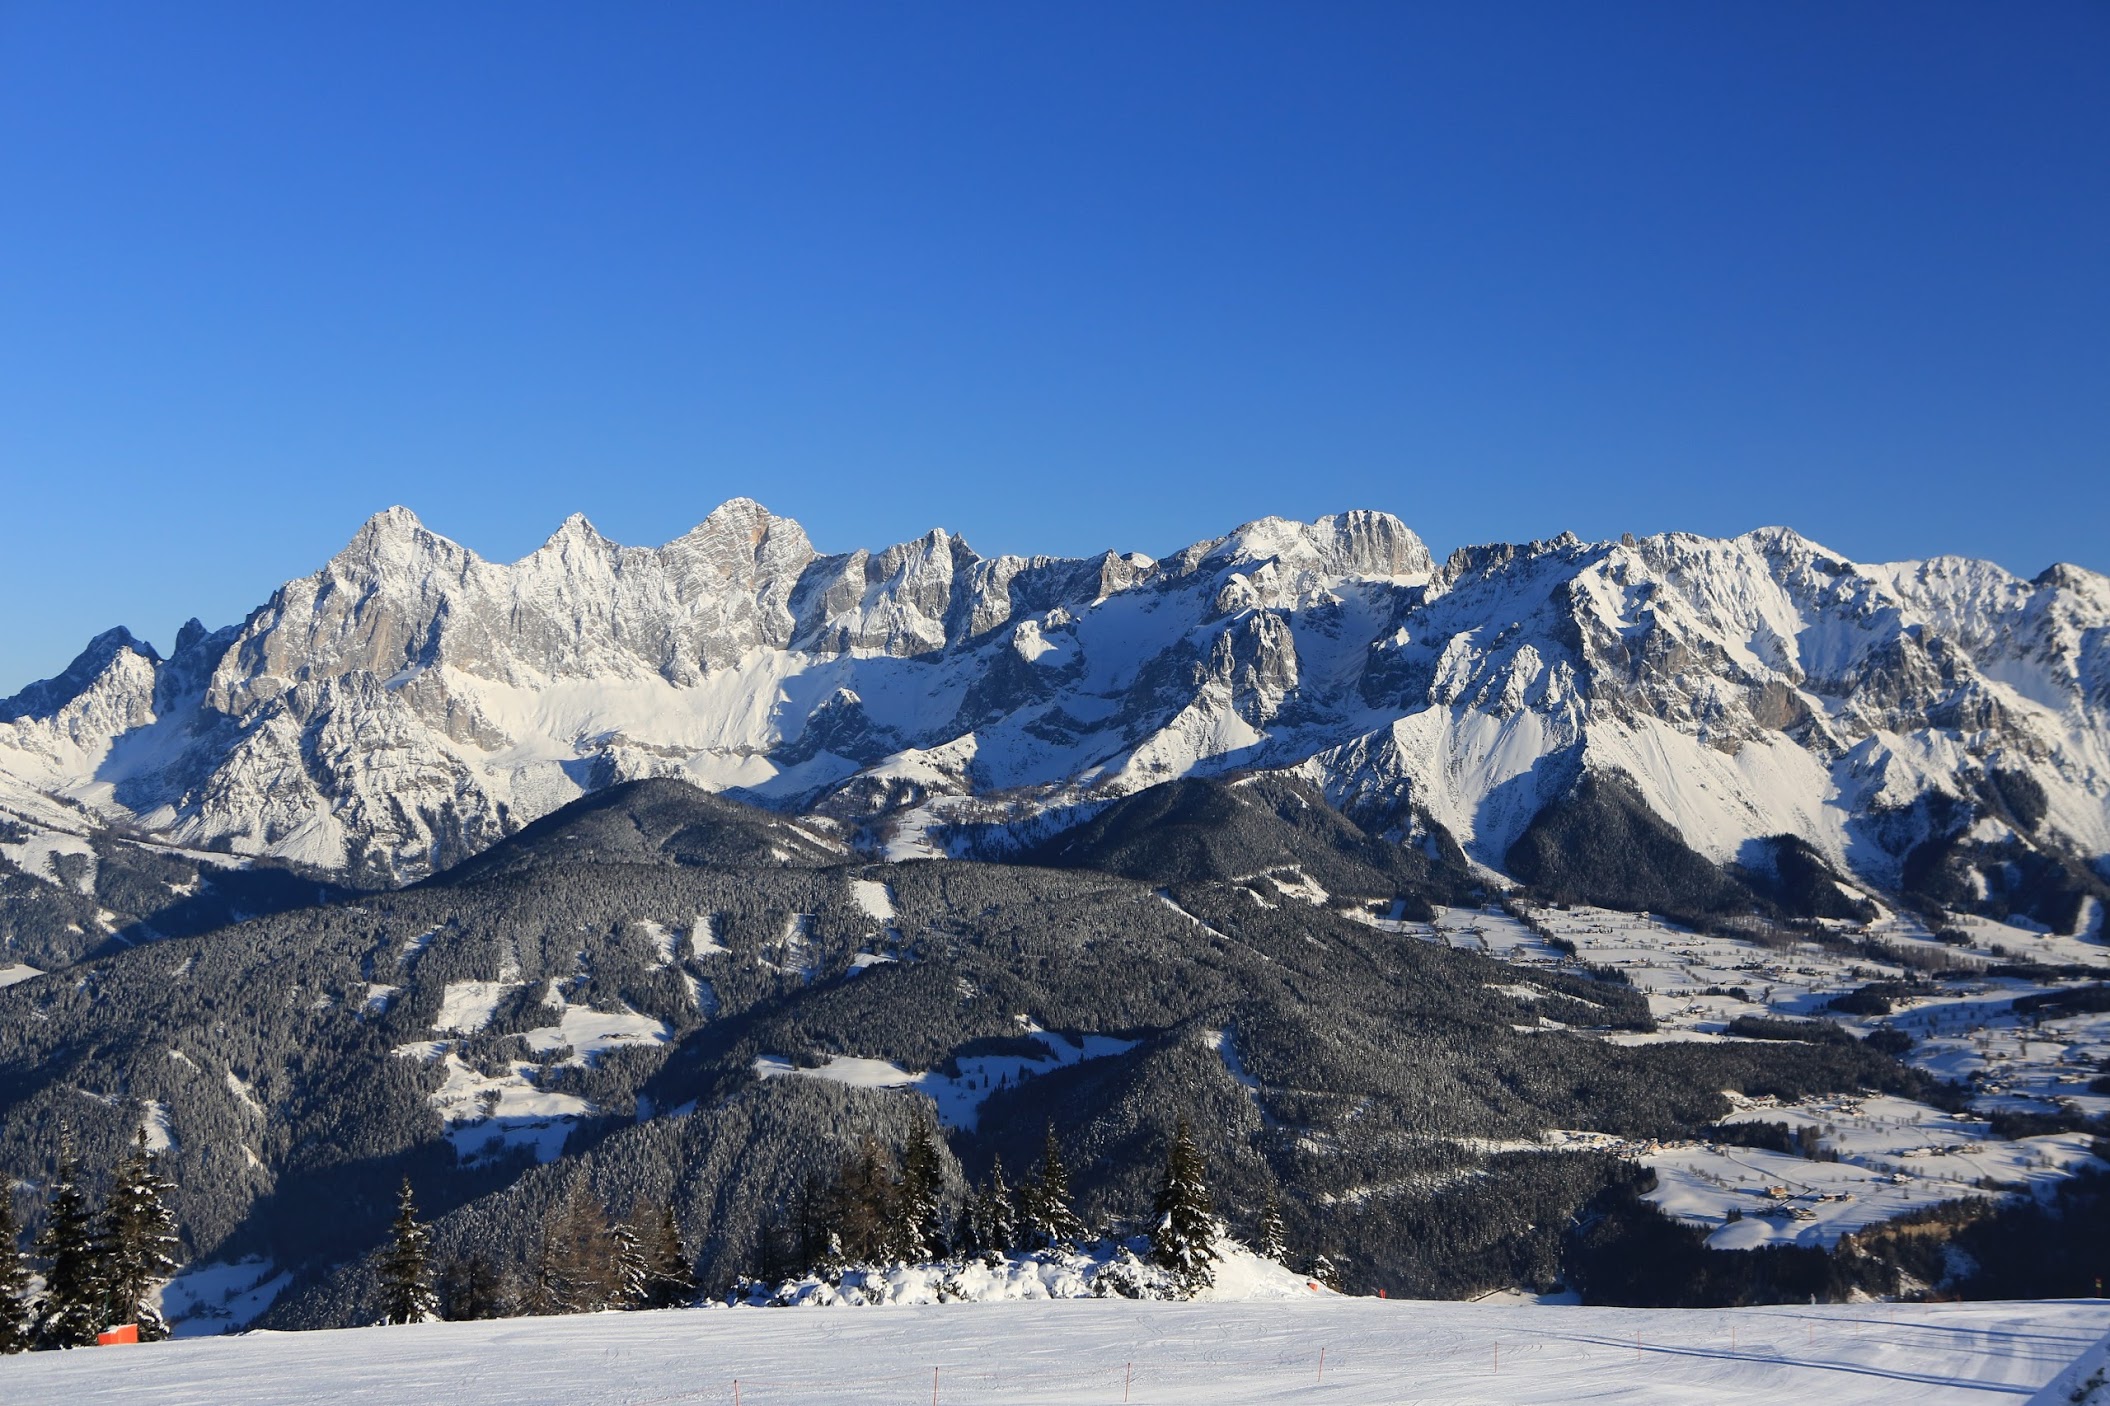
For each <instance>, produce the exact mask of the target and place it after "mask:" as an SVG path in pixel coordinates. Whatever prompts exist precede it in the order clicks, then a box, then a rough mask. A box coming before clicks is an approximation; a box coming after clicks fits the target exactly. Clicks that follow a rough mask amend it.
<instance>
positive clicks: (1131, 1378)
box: [1121, 1362, 1136, 1406]
mask: <svg viewBox="0 0 2110 1406" xmlns="http://www.w3.org/2000/svg"><path fill="white" fill-rule="evenodd" d="M1135 1384H1136V1364H1135V1363H1133V1362H1131V1363H1129V1364H1128V1375H1127V1376H1125V1377H1123V1378H1122V1379H1121V1400H1122V1402H1123V1403H1124V1406H1126V1402H1127V1401H1128V1389H1129V1388H1130V1387H1132V1386H1134V1385H1135Z"/></svg>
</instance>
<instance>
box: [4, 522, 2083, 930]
mask: <svg viewBox="0 0 2110 1406" xmlns="http://www.w3.org/2000/svg"><path fill="white" fill-rule="evenodd" d="M1255 768H1260V769H1267V768H1273V769H1281V770H1286V771H1294V772H1296V773H1298V774H1299V775H1300V776H1302V777H1303V778H1304V779H1306V780H1309V781H1311V782H1313V783H1315V784H1317V785H1318V786H1319V787H1320V788H1322V789H1323V791H1324V792H1325V794H1326V795H1327V796H1328V798H1329V799H1332V800H1333V801H1334V802H1335V803H1336V804H1338V805H1341V806H1342V807H1343V808H1344V809H1346V810H1348V811H1350V813H1352V814H1354V815H1355V816H1357V818H1358V819H1361V820H1362V821H1364V823H1365V824H1366V826H1368V827H1369V828H1373V829H1377V830H1380V831H1388V832H1390V833H1391V834H1393V835H1394V836H1396V837H1398V838H1402V839H1412V838H1414V837H1416V836H1420V835H1423V834H1425V833H1426V827H1427V826H1428V825H1429V824H1430V823H1434V824H1438V825H1441V826H1443V827H1445V828H1446V829H1448V831H1449V832H1450V833H1451V834H1452V835H1453V836H1455V837H1456V838H1457V839H1458V840H1459V841H1460V842H1461V843H1462V844H1463V845H1464V847H1465V849H1466V852H1467V853H1468V854H1469V855H1470V856H1471V857H1472V858H1473V859H1474V860H1476V861H1478V862H1480V863H1481V864H1483V865H1486V866H1488V867H1489V868H1490V869H1493V870H1497V871H1499V870H1502V869H1503V868H1504V866H1505V861H1506V858H1507V855H1508V852H1509V849H1510V846H1511V845H1512V844H1513V843H1514V842H1515V841H1516V840H1517V839H1518V837H1519V836H1520V835H1522V834H1523V833H1524V832H1525V830H1526V829H1527V827H1529V826H1530V824H1531V823H1532V821H1533V819H1534V818H1535V817H1536V816H1538V815H1539V814H1540V813H1541V812H1542V811H1543V810H1544V809H1545V807H1546V806H1547V805H1548V803H1549V802H1551V801H1553V800H1554V799H1556V798H1557V797H1559V796H1561V795H1564V794H1566V793H1568V792H1569V791H1570V790H1571V789H1572V788H1573V787H1574V785H1575V783H1576V781H1577V779H1578V778H1579V777H1580V776H1582V775H1583V774H1585V773H1586V772H1588V773H1600V774H1602V773H1614V772H1616V773H1620V774H1623V776H1624V777H1625V779H1626V781H1627V782H1628V783H1629V785H1630V786H1631V788H1632V790H1633V791H1634V792H1635V793H1637V794H1638V795H1639V797H1640V798H1641V801H1642V802H1643V803H1644V804H1645V805H1646V807H1647V808H1648V809H1649V810H1651V811H1652V812H1653V813H1654V814H1655V815H1657V816H1659V817H1660V818H1661V819H1662V820H1664V821H1666V822H1668V823H1669V825H1670V826H1671V827H1673V829H1674V830H1675V832H1676V833H1677V835H1678V836H1680V837H1682V841H1683V843H1684V844H1685V845H1686V846H1689V847H1690V848H1691V849H1692V850H1695V851H1697V852H1698V853H1699V854H1701V855H1704V856H1706V857H1707V858H1708V859H1711V860H1714V861H1716V862H1718V863H1726V862H1730V861H1743V862H1746V863H1759V864H1761V865H1762V864H1763V861H1764V855H1763V853H1762V851H1761V850H1760V849H1757V848H1754V842H1756V841H1758V840H1760V839H1761V838H1762V837H1765V836H1770V835H1775V834H1781V833H1792V834H1795V835H1799V836H1802V837H1803V838H1804V839H1806V840H1807V841H1809V842H1810V843H1811V844H1812V845H1813V846H1815V847H1816V849H1817V851H1818V852H1819V853H1821V854H1822V855H1823V856H1824V858H1825V859H1826V860H1828V861H1829V862H1830V863H1831V864H1832V865H1833V866H1834V867H1835V868H1836V869H1837V870H1838V871H1839V872H1840V873H1841V874H1844V875H1848V876H1850V877H1856V878H1858V879H1859V880H1860V881H1861V882H1862V883H1864V884H1867V885H1870V886H1873V887H1875V888H1878V889H1885V890H1894V889H1897V888H1898V887H1900V886H1906V887H1913V888H1915V889H1916V890H1918V891H1923V892H1924V893H1926V894H1927V895H1928V896H1930V897H1932V898H1935V899H1937V900H1938V901H1942V902H1945V903H1948V904H1950V905H1952V906H1972V905H1974V904H1976V905H1980V906H1987V907H1990V908H1992V909H1997V910H1998V911H1999V914H2000V915H2001V916H2005V915H2006V914H2007V913H2008V912H2019V913H2021V914H2023V915H2025V916H2030V917H2034V918H2036V919H2038V920H2039V921H2043V922H2045V923H2047V924H2048V925H2050V926H2053V927H2059V926H2061V925H2065V924H2071V925H2085V924H2089V923H2093V922H2095V921H2097V918H2096V915H2097V914H2098V913H2099V912H2101V911H2103V905H2101V904H2091V903H2089V902H2087V901H2086V899H2087V898H2088V897H2089V895H2090V894H2092V893H2093V892H2094V891H2095V888H2096V887H2100V881H2101V877H2102V875H2103V874H2104V872H2105V869H2104V862H2105V861H2104V857H2105V856H2106V855H2110V581H2106V579H2105V578H2103V577H2101V576H2098V575H2095V574H2093V573H2089V572H2085V571H2081V570H2078V569H2076V568H2073V567H2067V566H2058V567H2054V568H2052V569H2050V570H2048V571H2046V572H2045V573H2043V574H2042V575H2040V576H2039V577H2037V578H2036V579H2034V580H2023V579H2020V578H2017V577H2015V576H2012V575H2010V574H2008V573H2007V572H2005V571H2002V570H2001V569H2000V568H1998V567H1996V566H1993V565H1991V564H1989V563H1985V562H1973V561H1962V560H1958V559H1953V558H1941V559H1936V560H1932V561H1928V562H1922V563H1905V564H1891V565H1882V566H1860V565H1856V564H1855V563H1852V562H1849V561H1846V560H1845V559H1843V558H1841V557H1839V556H1837V555H1836V554H1834V553H1831V552H1827V551H1825V550H1824V549H1823V548H1821V547H1819V546H1817V545H1816V544H1814V543H1811V542H1809V541H1807V540H1805V539H1803V538H1801V537H1799V536H1797V535H1796V534H1794V533H1792V532H1789V531H1787V530H1785V529H1777V528H1775V529H1765V530H1762V531H1758V532H1753V533H1749V534H1747V535H1745V536H1743V537H1738V538H1734V539H1729V540H1714V539H1708V538H1700V537H1693V536H1686V535H1678V534H1672V535H1666V536H1661V537H1652V538H1647V539H1641V540H1635V539H1632V538H1628V539H1623V540H1621V541H1618V542H1605V543H1585V542H1581V541H1579V540H1576V539H1575V538H1573V537H1562V538H1559V539H1556V540H1553V541H1549V542H1534V543H1527V544H1509V545H1496V546H1488V547H1479V548H1470V549H1464V550H1461V551H1459V552H1457V553H1455V554H1453V556H1452V557H1451V559H1450V560H1449V561H1448V562H1446V563H1444V564H1443V565H1441V566H1440V567H1439V566H1438V565H1437V564H1436V563H1434V562H1433V561H1432V560H1431V559H1430V557H1429V554H1428V552H1427V550H1426V549H1425V548H1424V546H1423V545H1422V543H1421V542H1420V540H1419V539H1418V538H1417V537H1415V535H1414V534H1413V533H1412V532H1411V531H1409V530H1408V529H1407V528H1406V527H1405V526H1404V525H1403V524H1402V523H1400V522H1399V521H1398V520H1397V519H1396V518H1393V517H1391V516H1389V515H1387V514H1384V513H1374V512H1352V513H1345V514H1341V515H1339V516H1336V517H1329V518H1322V519H1320V520H1319V521H1318V522H1316V523H1311V524H1301V523H1292V522H1285V521H1282V520H1279V519H1266V520H1263V521H1260V522H1257V523H1251V524H1248V525H1246V526H1244V527H1241V528H1239V529H1238V530H1236V531H1235V532H1233V533H1231V534H1230V535H1228V536H1225V537H1222V538H1219V539H1215V540H1213V541H1209V542H1203V543H1199V544H1197V545H1195V546H1193V547H1190V548H1188V549H1186V550H1184V551H1182V552H1179V553H1177V554H1175V555H1174V556H1171V557H1168V558H1166V559H1163V560H1151V559H1148V558H1145V557H1141V556H1135V555H1119V554H1115V553H1111V552H1109V553H1106V554H1104V555H1102V556H1099V557H1096V558H1089V559H1081V560H1064V559H1056V558H1021V557H996V558H984V557H980V556H978V555H976V554H975V553H974V552H973V551H972V550H970V549H969V548H968V546H967V544H966V543H965V542H963V541H961V540H960V539H959V538H957V537H955V536H953V535H951V534H948V533H946V532H943V531H934V532H932V533H930V534H928V535H927V536H925V537H922V538H920V539H918V540H916V541H914V542H910V543H904V544H902V545H899V546H896V547H891V548H888V549H887V550H885V551H883V552H878V553H871V552H863V551H859V552H852V553H849V554H847V555H839V556H830V555H824V554H822V553H820V552H818V551H817V550H816V549H815V548H814V547H813V545H812V544H811V543H810V542H809V541H808V540H807V537H806V534H805V533H804V531H803V530H802V529H801V528H800V527H799V526H798V524H797V523H795V522H792V521H790V520H788V519H785V518H779V517H776V516H773V515H772V514H770V513H769V512H768V511H767V510H765V509H764V508H762V507H761V506H760V505H759V504H757V503H754V502H751V501H748V500H745V499H738V500H734V501H733V502H730V503H727V504H726V505H724V506H723V507H721V508H719V509H718V510H717V511H715V512H713V513H712V514H711V515H710V516H709V517H708V518H706V519H705V520H704V522H703V523H702V524H701V525H699V526H698V527H697V528H696V529H695V530H694V531H692V532H690V533H689V534H687V535H686V536H684V537H682V538H680V539H678V540H676V541H674V542H671V543H668V544H667V545H665V546H663V547H660V548H657V549H641V548H630V547H621V546H617V545H616V544H614V543H611V542H609V541H607V540H606V539H604V538H603V537H601V536H600V535H599V534H598V533H597V532H595V531H594V529H593V528H592V527H591V526H590V525H589V524H588V523H587V522H586V521H585V520H584V519H583V518H579V517H574V518H572V519H570V520H569V521H567V522H566V523H565V524H564V525H563V526H562V527H561V528H559V530H558V531H557V532H556V534H555V535H554V536H552V537H551V538H550V540H549V541H548V542H547V543H546V544H544V546H543V547H541V548H540V549H539V550H537V551H536V552H534V553H532V554H530V555H529V556H527V557H525V558H523V559H522V560H520V561H518V562H514V563H511V564H500V563H494V562H488V561H485V560H483V559H482V558H480V557H478V556H476V555H475V554H474V553H473V552H470V551H468V550H467V549H465V548H463V547H461V546H459V545H457V544H455V543H453V542H450V541H448V540H447V539H445V538H443V537H440V536H438V535H436V534H434V533H432V532H430V531H428V530H426V529H425V528H424V527H423V526H421V525H420V524H419V523H418V521H417V520H416V518H415V517H413V516H412V515H411V514H410V513H409V512H407V511H405V510H403V509H400V508H396V509H391V510H389V511H388V512H385V513H382V514H380V515H378V516H377V517H375V518H373V519H372V520H371V521H369V522H368V523H367V524H366V525H365V526H364V527H363V528H361V529H360V531H359V532H358V534H357V535H356V536H355V537H354V538H353V540H352V542H351V543H350V544H349V545H348V546H347V547H346V548H345V549H344V550H343V551H342V552H340V553H339V554H338V555H337V556H336V557H335V558H333V559H332V560H331V561H330V562H329V563H328V564H327V565H326V566H324V567H323V569H322V570H320V571H318V572H317V573H316V574H314V575H313V576H309V577H304V578H302V579H300V580H298V581H293V582H289V583H288V584H287V585H285V586H284V587H282V588H281V589H280V590H279V591H278V592H277V593H276V594H275V595H274V596H273V597H272V598H271V600H270V601H269V602H267V603H266V604H265V605H264V606H263V607H261V608H260V609H259V610H258V611H256V612H255V613H254V614H253V615H252V616H251V617H250V618H249V619H248V620H247V621H246V622H244V623H243V624H242V625H241V626H240V627H238V628H235V629H230V630H223V631H221V632H219V633H216V634H208V633H207V632H206V631H205V630H203V629H202V628H196V627H193V628H187V629H186V630H185V632H184V634H183V636H182V637H181V638H180V639H179V640H178V641H177V643H176V647H175V648H174V650H173V651H172V652H171V654H170V655H169V657H168V658H166V659H162V658H161V657H159V656H158V655H157V654H156V652H155V651H154V650H153V649H152V648H150V647H149V646H146V645H144V644H141V643H140V642H138V641H137V640H135V639H133V638H132V637H131V636H130V635H129V634H127V633H125V632H124V631H121V630H120V631H112V632H109V633H107V634H105V635H102V636H99V637H98V638H97V639H96V640H95V641H93V642H92V643H91V644H90V646H89V647H88V649H87V650H86V651H85V652H84V653H83V654H82V656H81V658H80V659H79V660H77V661H76V662H75V664H74V665H73V666H72V667H71V668H69V669H68V670H67V671H66V672H65V673H64V674H63V675H61V676H60V677H59V678H57V679H54V680H50V681H48V682H45V683H39V684H35V685H32V686H31V687H30V688H28V689H26V690H24V691H23V692H22V693H21V694H18V695H17V696H16V697H15V698H13V699H10V700H7V701H6V702H5V703H0V809H4V811H5V812H6V813H8V814H10V815H12V816H14V817H16V818H18V819H19V820H21V821H22V822H23V823H25V824H27V825H29V826H32V827H42V828H50V827H58V828H66V827H72V828H80V827H82V826H85V825H90V824H94V823H113V822H121V823H124V824H126V825H128V826H134V827H138V828H140V829H143V830H145V831H146V832H148V833H150V834H154V835H158V836H161V837H163V838H165V839H168V840H170V841H174V842H180V843H183V844H187V845H193V846H225V847H230V848H232V849H234V850H236V851H238V852H245V853H258V854H275V855H281V856H285V857H288V858H294V859H298V860H302V861H306V862H308V863H311V864H315V865H317V866H320V867H323V868H327V869H333V870H345V871H351V872H355V873H357V872H364V873H366V874H367V875H369V876H370V877H375V878H381V879H389V880H401V879H407V878H411V877H415V876H417V875H419V874H422V873H425V872H428V871H429V870H431V869H433V868H436V867H440V866H443V865H445V864H447V863H450V862H452V861H453V860H454V859H457V858H459V857H461V856H463V855H465V854H469V853H473V852H476V851H478V850H480V849H482V848H484V847H485V846H487V845H488V844H490V843H491V842H492V841H493V840H495V839H496V838H498V837H499V836H501V835H503V834H506V833H509V832H511V831H512V830H515V829H517V828H519V827H520V826H521V825H523V824H525V823H526V822H527V821H529V820H532V819H533V818H535V817H536V816H539V815H542V814H545V813H547V812H548V811H550V810H552V809H554V808H555V807H556V806H558V805H560V804H561V803H563V802H564V801H566V800H569V799H571V798H573V797H575V796H577V795H579V794H581V793H582V792H584V791H587V790H591V789H595V788H597V787H600V786H603V785H606V784H608V783H610V782H612V781H616V780H621V779H628V778H633V777H637V776H641V775H652V774H672V775H681V776H685V777H687V778H689V779H692V780H695V781H698V782H700V783H702V784H704V785H706V786H708V787H711V788H714V789H722V790H732V791H735V792H737V793H739V794H741V795H743V796H745V797H747V798H750V799H760V800H762V801H765V802H767V803H770V804H773V805H777V806H781V807H785V808H793V809H800V810H818V811H821V812H825V813H827V814H829V815H832V816H834V817H836V818H837V819H838V820H842V821H846V822H849V823H851V824H852V825H853V827H856V828H858V829H859V830H860V831H861V832H862V833H863V834H864V835H865V837H866V838H867V840H868V841H869V842H870V843H872V844H873V845H875V846H877V847H882V848H884V849H885V851H886V852H888V853H892V854H896V855H908V854H916V853H931V852H944V850H945V848H946V846H947V844H948V843H949V842H950V841H949V838H948V837H949V836H952V835H955V834H957V833H958V829H959V827H961V826H964V825H972V824H975V823H977V822H989V821H999V822H1002V823H1004V824H1006V825H1010V826H1013V827H1015V828H1016V829H1017V830H1018V832H1019V833H1020V834H1021V836H1022V837H1023V838H1029V839H1030V838H1041V837H1042V836H1043V835H1044V833H1045V825H1044V824H1043V825H1042V826H1041V827H1040V828H1039V829H1038V830H1036V829H1035V824H1034V817H1035V816H1037V815H1040V814H1043V813H1047V812H1058V813H1063V814H1073V813H1075V814H1081V813H1086V812H1088V810H1089V808H1090V807H1091V806H1092V805H1094V804H1095V803H1097V802H1099V801H1103V800H1104V799H1107V798H1110V797H1113V796H1117V795H1120V794H1125V793H1128V792H1132V791H1135V790H1139V789H1141V788H1143V787H1146V786H1148V785H1151V784H1154V783H1156V782H1159V781H1164V780H1167V779H1170V778H1173V777H1179V776H1186V775H1193V774H1209V773H1223V772H1228V771H1233V770H1241V769H1255ZM1080 807H1081V808H1083V809H1082V810H1080V809H1079V808H1080ZM2089 866H2093V869H2092V871H2091V869H2090V868H2089ZM2091 885H2093V886H2094V887H2091Z"/></svg>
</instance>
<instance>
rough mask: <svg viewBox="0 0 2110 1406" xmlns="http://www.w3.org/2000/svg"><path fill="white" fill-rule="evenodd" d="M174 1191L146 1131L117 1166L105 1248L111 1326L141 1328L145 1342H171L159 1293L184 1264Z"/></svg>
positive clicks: (104, 1233) (106, 1219)
mask: <svg viewBox="0 0 2110 1406" xmlns="http://www.w3.org/2000/svg"><path fill="white" fill-rule="evenodd" d="M174 1189H175V1188H174V1187H172V1186H171V1185H170V1184H169V1182H168V1179H167V1178H165V1177H164V1176H163V1175H162V1174H161V1161H160V1158H158V1157H157V1156H155V1154H154V1150H153V1148H151V1147H149V1146H148V1145H147V1134H146V1129H145V1128H141V1129H140V1130H139V1135H138V1138H137V1140H136V1141H135V1142H134V1143H133V1146H132V1150H131V1151H130V1152H129V1153H127V1154H126V1156H125V1158H124V1160H123V1161H122V1162H119V1163H118V1164H117V1174H116V1177H115V1179H114V1181H113V1184H112V1185H111V1188H110V1199H109V1202H108V1204H107V1205H105V1206H104V1208H103V1216H102V1227H101V1235H100V1237H99V1241H100V1245H99V1248H100V1250H101V1253H102V1262H103V1263H102V1280H103V1289H104V1292H105V1294H106V1295H107V1296H108V1297H107V1299H106V1305H105V1308H104V1317H105V1318H106V1319H107V1321H109V1322H111V1323H136V1324H138V1325H139V1336H140V1340H141V1341H143V1342H160V1341H161V1340H162V1339H163V1338H166V1337H167V1336H168V1324H166V1323H164V1322H163V1321H162V1318H161V1314H160V1312H159V1311H158V1310H157V1309H156V1308H155V1306H154V1290H155V1289H156V1288H158V1287H159V1286H160V1285H162V1284H165V1283H167V1282H168V1280H169V1278H170V1277H171V1276H172V1275H174V1274H175V1272H176V1269H177V1267H178V1266H179V1265H180V1264H181V1263H182V1260H181V1259H180V1258H179V1257H178V1256H179V1254H180V1252H181V1249H182V1243H183V1232H182V1228H181V1227H180V1226H179V1225H178V1224H177V1223H176V1214H175V1212H174V1211H172V1210H170V1209H169V1204H168V1195H169V1193H170V1192H171V1191H173V1190H174Z"/></svg>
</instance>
